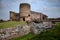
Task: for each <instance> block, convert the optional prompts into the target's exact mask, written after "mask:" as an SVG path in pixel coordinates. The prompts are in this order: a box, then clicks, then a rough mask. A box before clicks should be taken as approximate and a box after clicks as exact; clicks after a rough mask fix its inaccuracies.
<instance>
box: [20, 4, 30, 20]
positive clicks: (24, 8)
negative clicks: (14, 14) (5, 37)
mask: <svg viewBox="0 0 60 40" xmlns="http://www.w3.org/2000/svg"><path fill="white" fill-rule="evenodd" d="M19 13H20V21H21V20H22V21H25V18H26V17H28V16H30V5H29V4H28V3H21V4H20V7H19Z"/></svg>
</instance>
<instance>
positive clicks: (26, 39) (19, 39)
mask: <svg viewBox="0 0 60 40" xmlns="http://www.w3.org/2000/svg"><path fill="white" fill-rule="evenodd" d="M34 36H35V35H34V34H32V33H29V34H27V35H25V36H22V37H16V38H13V39H11V40H29V39H31V38H33V37H34Z"/></svg>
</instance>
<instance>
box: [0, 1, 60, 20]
mask: <svg viewBox="0 0 60 40" xmlns="http://www.w3.org/2000/svg"><path fill="white" fill-rule="evenodd" d="M20 3H29V4H30V6H31V10H32V11H36V12H41V13H43V14H45V15H47V16H48V18H58V17H60V0H0V19H3V20H8V19H9V18H10V13H9V11H14V12H17V13H19V5H20Z"/></svg>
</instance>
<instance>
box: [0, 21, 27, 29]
mask: <svg viewBox="0 0 60 40" xmlns="http://www.w3.org/2000/svg"><path fill="white" fill-rule="evenodd" d="M19 24H20V25H21V24H26V22H18V21H7V22H2V23H0V29H1V28H8V27H14V26H17V25H19Z"/></svg>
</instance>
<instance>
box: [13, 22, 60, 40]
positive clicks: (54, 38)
mask: <svg viewBox="0 0 60 40" xmlns="http://www.w3.org/2000/svg"><path fill="white" fill-rule="evenodd" d="M12 40H60V23H56V28H54V29H51V30H47V31H46V32H42V33H41V34H39V35H36V36H34V35H33V34H31V33H30V34H28V35H25V36H23V37H17V38H14V39H12Z"/></svg>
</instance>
